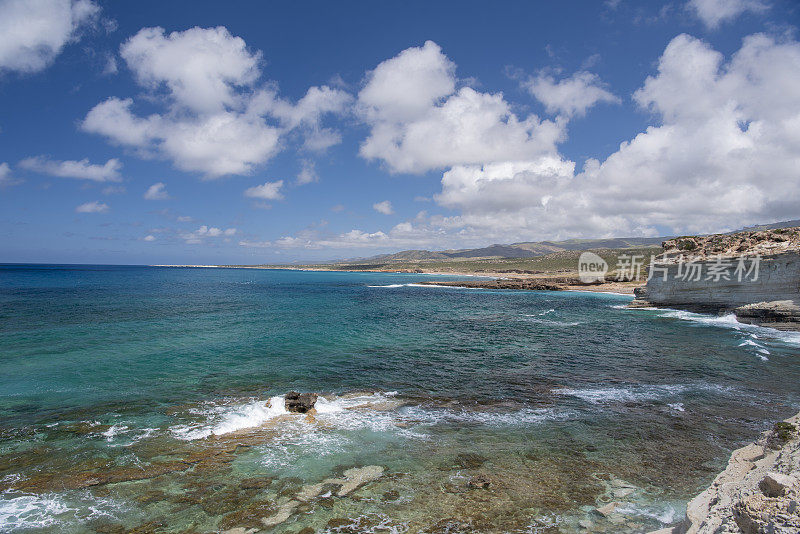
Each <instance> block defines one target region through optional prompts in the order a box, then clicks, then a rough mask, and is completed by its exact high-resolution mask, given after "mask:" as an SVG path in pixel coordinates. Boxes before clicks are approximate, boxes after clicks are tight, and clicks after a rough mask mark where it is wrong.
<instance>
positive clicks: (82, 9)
mask: <svg viewBox="0 0 800 534" xmlns="http://www.w3.org/2000/svg"><path fill="white" fill-rule="evenodd" d="M99 13H100V7H99V6H98V5H97V4H96V3H94V2H92V1H90V0H2V1H0V71H2V70H3V69H6V70H14V71H19V72H38V71H41V70H43V69H44V68H45V67H47V66H48V65H50V64H51V63H52V62H53V60H54V59H55V58H56V56H57V55H58V54H59V53H60V52H61V50H62V49H63V48H64V46H66V45H67V43H69V42H71V41H74V40H76V39H77V38H78V35H79V33H80V30H81V28H82V27H84V26H86V25H87V24H89V23H91V22H93V21H95V20H96V18H97V16H98V14H99Z"/></svg>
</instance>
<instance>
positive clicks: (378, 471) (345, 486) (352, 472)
mask: <svg viewBox="0 0 800 534" xmlns="http://www.w3.org/2000/svg"><path fill="white" fill-rule="evenodd" d="M381 475H383V467H381V466H380V465H368V466H366V467H360V468H359V467H354V468H352V469H348V470H347V471H345V472H344V478H328V479H326V480H325V481H324V482H323V483H324V484H339V485H341V488H339V491H338V492H337V493H336V495H338V496H339V497H344V496H346V495H348V494H350V493H352V492H353V490H355V489H356V488H358V487H360V486H363V485H364V484H366V483H368V482H372V481H373V480H377V479H379V478H380V477H381Z"/></svg>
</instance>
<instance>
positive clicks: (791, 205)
mask: <svg viewBox="0 0 800 534" xmlns="http://www.w3.org/2000/svg"><path fill="white" fill-rule="evenodd" d="M426 46H429V47H431V48H433V47H432V45H426ZM416 50H417V52H415V54H416V53H419V49H416ZM437 50H438V48H437V49H433V52H436V51H437ZM401 55H402V54H401ZM431 55H432V56H434V57H435V56H436V54H432V53H431ZM422 57H428V56H427V55H425V54H423V55H422ZM417 59H419V58H417ZM428 59H429V58H428ZM440 59H441V58H440ZM451 70H452V69H451V68H450V67H448V68H446V69H444V70H443V72H445V73H448V72H451ZM440 71H441V69H440ZM442 87H444V89H442V90H441V91H440V92H439V93H435V92H430V91H429V92H427V93H426V92H424V91H423V92H421V93H420V94H419V96H418V98H419V100H421V101H422V105H419V106H417V107H415V106H414V105H413V103H408V102H406V103H403V104H402V108H403V110H404V111H403V113H406V112H408V110H412V109H413V110H416V112H417V113H419V114H420V115H421V116H422V115H426V114H428V113H430V111H429V110H430V107H431V102H432V101H441V100H442V99H447V100H448V102H449V101H450V100H451V98H452V97H450V96H439V97H436V96H432V95H437V94H438V95H442V94H444V93H447V88H446V86H445V84H443V85H442ZM633 97H634V101H635V102H636V104H637V105H638V106H639V107H640V109H641V110H642V111H643V112H647V113H650V114H651V116H652V124H651V125H650V126H648V127H647V128H646V129H645V130H643V131H641V132H640V133H638V134H637V135H635V136H633V137H632V138H631V139H629V140H627V141H625V142H623V143H621V144H620V146H619V148H618V150H616V151H615V152H613V153H612V154H611V155H609V156H608V157H607V158H605V159H604V160H600V159H589V160H587V161H586V162H585V164H584V165H583V167H582V168H577V165H576V163H575V162H574V161H571V160H570V159H568V158H566V157H565V156H563V155H562V154H560V153H559V152H558V151H557V150H554V149H549V150H546V151H544V152H543V153H542V152H537V151H532V152H531V153H528V154H527V155H526V157H524V158H507V159H501V160H496V159H495V158H494V157H488V156H487V157H484V158H483V160H481V161H479V162H476V163H473V162H470V161H469V160H467V161H466V162H462V163H458V164H452V165H447V166H446V169H445V171H444V172H443V175H442V185H441V191H440V193H439V194H437V195H435V197H434V199H435V201H436V202H437V203H438V204H439V205H440V206H442V207H445V208H448V209H449V210H451V211H452V212H453V214H452V215H447V216H444V215H436V214H434V215H427V214H424V213H421V214H420V215H419V216H418V217H417V218H415V219H414V220H413V221H406V222H404V223H400V224H398V225H395V226H394V227H393V228H392V229H391V230H389V231H383V230H377V229H375V230H373V231H364V230H360V229H354V230H352V231H351V232H344V233H340V234H334V235H329V234H325V233H323V232H322V231H317V232H316V233H305V234H298V235H296V236H285V238H284V239H283V240H282V241H281V240H278V241H276V242H274V243H273V245H274V246H286V247H289V246H291V247H303V248H317V247H332V248H340V249H348V248H354V249H355V248H365V247H373V248H383V249H393V248H399V247H413V248H419V247H422V246H426V247H455V246H475V245H482V244H484V245H485V244H486V243H491V242H513V241H524V240H539V239H567V238H574V237H610V236H620V235H640V236H654V235H663V234H664V233H671V234H684V233H698V232H714V231H725V230H733V229H736V228H738V227H741V226H745V225H749V224H753V223H757V222H763V221H769V220H776V219H791V218H797V216H798V212H797V210H798V206H800V180H798V169H800V43H798V42H797V41H796V40H792V39H789V38H783V39H777V38H774V37H770V36H767V35H764V34H755V35H750V36H748V37H746V38H745V39H744V40H743V42H742V45H741V47H740V48H739V50H738V51H736V52H735V53H733V54H732V55H731V56H728V57H726V56H724V55H723V54H721V53H720V52H718V51H716V50H714V49H713V48H712V47H711V46H710V45H709V44H708V43H706V42H704V41H702V40H700V39H697V38H694V37H691V36H689V35H679V36H677V37H675V38H674V39H672V40H671V41H670V42H669V44H668V45H667V46H666V48H665V49H664V51H663V53H662V54H661V57H660V58H659V60H658V64H657V69H656V71H655V72H654V73H653V74H652V75H651V76H649V77H648V78H647V79H645V80H643V83H642V85H641V87H640V88H639V89H638V90H637V91H636V92H635V93H634V95H633ZM434 107H436V104H434ZM400 115H402V114H400V113H399V112H398V114H396V115H393V117H394V118H393V119H392V120H397V117H398V116H400ZM428 134H429V135H428V136H421V137H420V146H422V145H425V144H426V143H427V144H428V145H430V146H436V144H437V143H438V142H439V139H438V132H436V131H435V130H429V131H428ZM371 135H373V136H374V135H375V133H374V131H373V133H372V134H371ZM396 148H398V150H400V152H402V153H403V154H404V155H406V156H408V155H409V154H412V152H409V151H407V150H405V148H403V149H400V145H397V146H396ZM419 154H420V153H413V155H414V156H415V158H416V156H418V155H419ZM391 161H395V160H391ZM397 161H401V160H397ZM413 161H415V162H417V163H418V162H419V161H420V160H417V159H413ZM421 161H427V160H424V159H423V160H421Z"/></svg>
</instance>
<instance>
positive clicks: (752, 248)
mask: <svg viewBox="0 0 800 534" xmlns="http://www.w3.org/2000/svg"><path fill="white" fill-rule="evenodd" d="M662 247H663V249H664V252H663V253H662V254H661V255H660V256H659V257H658V258H657V259H656V261H655V262H654V263H653V264H652V265H651V270H652V275H651V277H650V279H649V280H648V282H647V285H646V286H644V287H641V288H637V289H636V290H635V292H634V293H635V295H636V299H635V300H634V301H633V302H632V303H631V306H632V307H644V306H659V307H670V308H678V309H684V310H689V311H695V312H705V313H734V314H735V315H736V317H737V318H738V319H739V320H740V321H742V322H748V323H758V324H764V325H765V326H771V327H774V328H780V329H785V330H800V228H784V229H780V230H767V231H763V232H741V233H738V234H730V235H720V234H717V235H711V236H704V237H680V238H675V239H670V240H668V241H665V242H664V243H663V244H662ZM690 260H693V262H694V265H695V267H694V268H696V269H699V271H700V272H701V275H700V276H694V275H693V274H692V273H690V272H689V267H688V266H687V262H688V261H690ZM754 263H756V264H757V273H756V272H744V271H739V272H737V268H741V267H743V268H745V269H747V270H749V269H751V267H752V266H753V265H754ZM720 265H729V268H728V269H727V270H726V272H725V275H724V276H717V275H714V274H713V273H714V272H715V269H716V270H717V272H719V269H720ZM740 265H741V267H740Z"/></svg>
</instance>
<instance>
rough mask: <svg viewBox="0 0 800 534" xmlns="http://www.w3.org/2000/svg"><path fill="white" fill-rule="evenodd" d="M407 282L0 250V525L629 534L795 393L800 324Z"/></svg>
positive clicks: (796, 405)
mask: <svg viewBox="0 0 800 534" xmlns="http://www.w3.org/2000/svg"><path fill="white" fill-rule="evenodd" d="M430 279H432V277H431V276H426V275H411V274H383V273H380V274H378V273H330V272H298V271H272V270H244V269H241V270H237V269H170V268H148V267H104V266H96V267H85V266H80V267H76V266H0V491H1V492H2V494H0V530H2V531H26V530H31V531H37V530H38V531H49V532H94V531H97V532H124V531H125V530H126V529H132V528H140V530H139V531H145V532H146V531H156V532H162V531H163V532H214V531H217V530H224V529H227V528H232V527H238V526H241V527H247V528H250V527H253V528H265V523H264V522H263V521H262V518H267V519H268V520H270V519H275V518H276V517H277V516H280V515H281V511H287V510H288V513H286V514H283V515H284V516H286V517H285V518H284V520H283V521H281V522H279V523H278V524H277V526H275V527H271V530H270V529H267V530H269V531H273V532H292V533H296V532H299V531H300V530H301V529H303V528H305V527H309V528H310V529H311V530H307V531H306V532H312V531H317V532H324V531H329V532H575V531H579V530H580V528H581V527H579V525H578V522H579V521H583V522H586V521H590V522H592V525H593V527H592V528H594V529H596V530H597V531H607V532H641V531H644V530H647V529H650V528H653V529H654V528H658V527H661V526H664V525H666V524H669V523H671V522H675V521H677V520H679V519H680V517H681V516H682V514H683V511H684V510H683V507H684V506H685V502H686V500H687V499H688V498H690V497H691V496H692V495H693V494H694V493H696V492H697V491H698V490H699V489H701V488H702V487H704V486H705V485H707V484H708V483H709V482H710V480H711V479H713V477H714V475H715V473H716V472H717V471H719V470H720V469H721V468H722V467H723V466H724V463H725V462H726V460H727V456H728V455H729V453H730V451H731V450H732V449H733V448H736V447H737V446H740V445H741V444H743V443H744V442H746V441H750V440H752V439H753V438H754V437H756V435H757V434H758V433H759V432H760V431H762V430H764V429H765V428H767V427H768V426H770V424H771V422H772V421H774V420H777V419H782V418H785V417H787V416H789V415H791V414H793V413H795V412H796V411H797V410H798V409H800V391H798V386H797V384H798V383H800V357H798V355H799V354H800V335H798V334H789V333H780V332H776V331H772V330H769V329H765V328H759V327H752V326H746V325H739V324H737V323H735V321H733V320H732V319H731V318H726V317H721V318H718V317H710V316H703V315H696V314H690V313H686V312H675V311H668V310H627V309H625V307H624V305H625V303H626V302H627V301H628V297H623V296H614V295H602V294H592V293H579V292H523V291H519V292H517V291H488V290H470V289H458V288H445V287H425V286H418V285H415V283H416V282H419V281H421V280H430ZM434 279H437V278H434ZM291 389H297V390H301V391H316V392H319V393H321V394H323V395H324V397H323V398H322V399H321V400H320V401H319V402H318V406H317V408H318V412H319V413H318V414H317V415H316V416H314V417H313V418H306V417H305V416H301V415H289V414H285V413H283V412H284V410H283V409H282V398H281V397H279V396H280V395H282V394H283V393H285V392H286V391H288V390H291ZM273 397H274V398H273ZM270 399H271V401H270ZM268 401H270V402H269V404H268ZM364 466H381V467H382V468H383V469H384V471H383V472H382V474H381V476H380V477H379V478H377V479H375V480H369V481H366V483H365V484H364V485H363V486H361V487H359V488H358V489H356V490H355V491H353V492H352V493H349V494H348V495H346V496H338V495H337V492H338V488H339V487H340V484H339V486H337V485H336V484H334V483H328V484H327V485H325V486H324V487H323V488H322V489H321V490H320V492H319V494H318V495H315V496H313V497H307V495H308V492H307V491H306V490H308V487H309V486H313V485H315V484H318V483H322V482H323V481H325V480H326V479H329V478H341V477H342V476H343V473H344V472H345V471H346V470H348V469H351V468H361V467H364ZM476 477H483V478H484V479H486V480H488V481H489V487H488V488H477V489H475V488H472V487H470V485H469V481H470V480H473V481H474V479H475V478H476ZM473 485H474V484H473ZM304 487H305V489H304ZM308 491H310V490H308ZM312 493H313V492H312ZM329 493H330V494H331V495H328V494H329ZM304 496H305V497H304ZM611 501H614V502H619V503H621V504H620V505H619V506H618V508H617V512H618V513H616V514H615V515H612V516H610V517H609V518H607V519H603V518H601V517H600V516H598V515H597V514H594V513H592V510H593V509H594V508H596V507H598V506H601V505H603V504H604V503H607V502H611ZM287 503H288V504H287ZM292 503H293V504H292ZM279 519H280V518H279ZM269 522H270V521H267V523H269Z"/></svg>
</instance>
